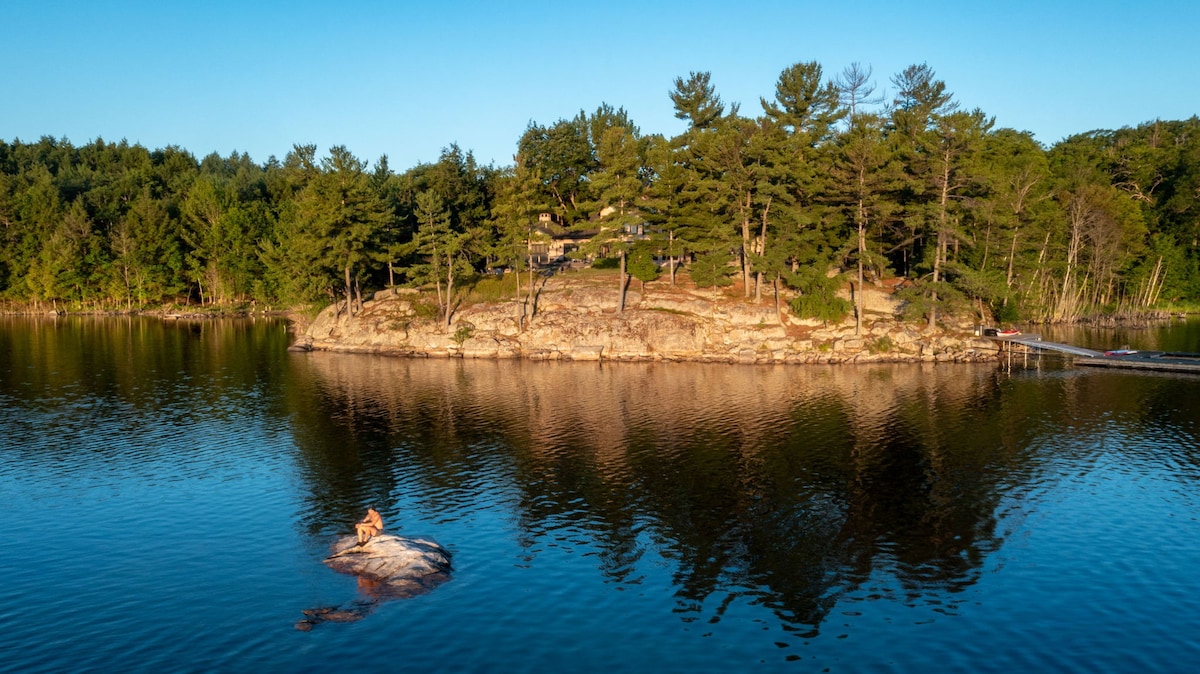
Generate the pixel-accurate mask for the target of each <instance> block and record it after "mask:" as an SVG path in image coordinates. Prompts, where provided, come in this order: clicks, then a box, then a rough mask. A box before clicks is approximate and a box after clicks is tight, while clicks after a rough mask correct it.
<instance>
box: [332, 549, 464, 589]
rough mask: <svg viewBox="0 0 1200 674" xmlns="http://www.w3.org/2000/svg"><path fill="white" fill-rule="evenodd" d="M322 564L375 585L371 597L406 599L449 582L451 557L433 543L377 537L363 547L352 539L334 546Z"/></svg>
mask: <svg viewBox="0 0 1200 674" xmlns="http://www.w3.org/2000/svg"><path fill="white" fill-rule="evenodd" d="M325 564H327V565H328V566H329V567H330V568H332V569H333V570H335V571H340V572H342V573H348V574H351V575H354V576H358V577H359V578H361V579H363V580H366V581H369V582H371V583H376V584H377V585H375V586H374V587H373V588H372V590H373V593H378V594H380V595H386V596H388V597H409V596H414V595H417V594H421V593H423V592H428V591H429V590H432V589H433V588H435V587H437V586H438V585H440V584H442V583H444V582H445V581H447V580H449V579H450V553H448V552H447V551H446V549H445V548H443V547H442V546H440V545H438V544H437V543H434V542H433V541H429V540H424V539H420V538H404V537H403V536H393V535H391V534H380V535H379V536H375V537H374V538H372V539H371V540H369V541H367V542H366V543H365V544H363V545H359V544H358V540H357V539H356V538H355V537H354V536H346V537H344V538H341V539H339V540H338V541H337V542H336V543H334V544H333V554H332V555H330V556H329V557H327V558H326V559H325Z"/></svg>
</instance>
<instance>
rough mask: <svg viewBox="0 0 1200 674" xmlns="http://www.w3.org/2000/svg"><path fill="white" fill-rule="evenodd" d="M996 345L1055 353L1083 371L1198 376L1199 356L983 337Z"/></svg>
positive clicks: (1037, 338)
mask: <svg viewBox="0 0 1200 674" xmlns="http://www.w3.org/2000/svg"><path fill="white" fill-rule="evenodd" d="M985 336H986V337H987V338H988V339H991V340H994V341H996V342H999V345H1000V350H1001V351H1007V352H1008V353H1009V355H1010V359H1011V354H1012V350H1013V349H1012V346H1013V345H1014V344H1016V345H1020V346H1023V347H1026V348H1027V349H1037V350H1040V351H1057V352H1059V353H1065V354H1069V355H1072V356H1075V359H1074V361H1073V362H1074V363H1075V364H1076V365H1080V366H1083V367H1109V368H1116V369H1123V370H1152V371H1159V372H1193V373H1196V374H1200V353H1181V352H1171V351H1130V350H1124V349H1123V350H1120V351H1096V350H1094V349H1085V348H1083V347H1082V346H1075V345H1073V344H1061V343H1059V342H1045V341H1042V336H1041V335H1024V334H1016V335H1002V334H987V333H985Z"/></svg>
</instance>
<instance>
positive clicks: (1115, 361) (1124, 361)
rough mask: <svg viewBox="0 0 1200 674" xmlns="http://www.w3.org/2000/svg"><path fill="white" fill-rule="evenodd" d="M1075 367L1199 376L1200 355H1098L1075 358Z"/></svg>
mask: <svg viewBox="0 0 1200 674" xmlns="http://www.w3.org/2000/svg"><path fill="white" fill-rule="evenodd" d="M1075 364H1076V365H1082V366H1084V367H1112V368H1118V369H1123V370H1157V371H1159V372H1194V373H1197V374H1200V353H1170V352H1163V351H1137V352H1134V353H1121V354H1115V355H1104V354H1100V355H1099V356H1098V357H1095V358H1077V359H1075Z"/></svg>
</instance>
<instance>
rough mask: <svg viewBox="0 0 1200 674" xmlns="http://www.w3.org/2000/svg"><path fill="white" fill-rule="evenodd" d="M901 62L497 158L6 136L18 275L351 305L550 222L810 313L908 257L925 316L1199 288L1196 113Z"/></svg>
mask: <svg viewBox="0 0 1200 674" xmlns="http://www.w3.org/2000/svg"><path fill="white" fill-rule="evenodd" d="M890 85H891V86H890V87H889V89H888V91H891V92H894V94H893V95H892V96H890V97H889V98H888V99H886V100H885V99H884V98H883V97H882V96H879V95H877V94H876V91H877V90H878V89H877V83H876V82H875V81H874V79H873V76H872V72H871V70H870V68H868V67H863V66H860V65H859V64H853V65H851V66H849V67H846V68H845V69H843V70H842V71H840V72H838V73H836V74H833V75H830V74H828V73H826V72H825V71H824V70H823V68H822V67H821V65H820V64H818V63H816V62H800V63H796V64H794V65H792V66H790V67H788V68H787V69H785V70H784V71H783V72H782V73H780V75H779V78H778V81H777V83H776V85H775V90H774V91H772V92H766V95H765V96H764V97H763V98H761V99H760V101H759V106H758V107H757V109H756V110H754V111H743V110H742V109H741V106H739V105H737V104H728V103H726V102H725V101H723V100H722V99H721V97H720V95H719V93H718V92H717V90H716V87H715V85H714V84H713V83H712V82H711V77H710V75H709V73H707V72H692V73H689V74H688V75H686V76H681V77H679V78H677V79H676V80H675V81H674V83H673V87H672V88H671V89H670V90H669V91H668V92H667V95H668V96H669V97H670V100H671V101H672V103H673V104H674V106H675V110H676V116H677V117H678V118H679V119H681V120H684V121H685V122H686V124H687V128H686V129H685V130H684V131H683V132H682V133H680V134H679V135H676V136H674V137H669V138H668V137H665V136H663V135H660V134H648V133H643V132H642V130H641V129H639V128H638V126H636V125H635V123H634V121H633V120H632V119H630V117H629V115H628V113H627V112H626V111H625V110H624V109H623V108H619V107H616V108H614V107H613V106H612V105H609V104H607V103H605V104H601V105H600V106H599V107H597V109H596V110H594V111H592V112H590V113H589V112H584V111H581V112H580V113H579V114H578V115H576V116H575V117H573V118H570V119H559V120H554V121H549V122H547V123H545V124H543V123H539V122H531V123H530V124H529V126H528V127H527V128H526V129H525V130H524V131H523V132H522V133H521V134H520V136H519V138H518V140H517V143H516V146H517V152H516V156H515V158H514V159H515V161H514V163H513V164H512V165H509V166H502V167H496V166H491V165H489V166H481V165H479V164H478V163H477V162H476V161H475V159H474V157H473V156H472V154H471V153H470V152H469V151H463V150H462V149H461V148H459V147H457V146H455V145H450V146H449V147H447V148H445V149H444V150H443V152H442V153H441V156H440V157H439V158H438V160H437V161H436V162H433V163H422V164H419V165H417V166H414V167H412V168H409V169H407V170H404V171H402V172H396V171H394V170H393V169H392V168H391V167H390V166H389V164H388V158H387V156H382V157H380V158H378V159H377V160H376V161H375V162H374V163H373V164H369V163H368V162H367V161H365V160H363V159H360V158H358V157H355V156H354V155H353V154H352V153H351V152H349V151H348V150H347V149H346V148H345V147H341V146H337V147H333V148H329V149H328V151H327V152H326V153H325V154H324V155H318V148H316V147H315V146H313V145H296V146H294V147H293V148H292V150H291V151H290V152H289V153H288V154H287V155H286V157H284V159H283V160H282V161H279V160H278V159H276V158H275V157H271V158H269V159H268V160H267V161H266V162H265V163H256V162H255V161H254V160H252V159H251V158H250V157H249V156H247V155H246V154H239V153H237V152H234V153H232V154H230V155H229V156H224V157H223V156H220V155H218V154H211V155H209V156H206V157H204V158H202V159H199V160H197V158H196V157H195V156H194V155H192V154H191V153H189V152H188V151H187V150H185V149H183V148H180V147H177V146H168V147H165V148H161V149H155V150H149V149H146V148H144V147H142V146H140V145H136V144H133V145H131V144H129V143H127V142H124V141H122V142H118V143H112V142H106V141H104V140H102V139H95V140H92V141H91V142H89V143H87V144H86V145H81V146H75V145H73V144H72V143H71V142H70V141H68V140H67V139H54V138H51V137H43V138H41V139H39V140H37V141H36V142H22V141H21V140H17V139H14V140H13V141H12V142H7V141H3V140H0V299H3V300H5V301H6V302H8V303H10V305H11V304H16V305H22V306H27V305H33V306H42V305H44V304H52V305H53V306H55V307H60V308H64V309H96V310H123V309H137V308H145V307H154V306H160V305H163V304H172V303H179V304H184V303H187V304H203V305H215V306H225V307H227V306H237V305H246V304H249V303H255V304H261V305H264V306H280V307H296V306H302V305H308V306H312V305H323V304H328V303H331V302H335V301H345V302H346V303H347V306H348V307H350V308H351V309H353V307H355V306H361V303H362V298H363V296H364V294H365V293H367V292H370V291H371V290H374V289H379V288H383V287H388V286H392V285H410V286H416V287H436V289H437V292H438V296H439V298H441V297H442V296H443V293H444V297H445V301H444V302H442V300H441V299H439V302H442V303H443V305H444V306H446V307H449V306H450V303H451V298H452V297H453V293H454V292H456V289H459V288H463V287H465V286H466V285H467V284H469V283H470V282H471V281H472V279H475V278H479V277H480V275H481V274H483V273H485V272H487V271H488V270H492V269H496V268H504V269H511V270H521V269H525V268H527V267H528V266H529V265H530V259H529V251H530V247H531V244H532V243H533V242H534V241H535V240H536V239H537V238H538V237H544V236H546V235H547V233H548V232H547V231H546V228H547V225H546V223H547V222H549V223H551V224H550V225H549V227H550V229H552V230H554V231H555V232H558V233H561V232H565V231H568V230H588V231H589V232H594V233H595V236H594V237H593V239H592V241H591V242H589V243H588V244H585V245H584V247H583V248H582V253H584V254H587V255H589V256H593V257H594V256H601V257H609V258H613V259H614V260H619V268H620V270H621V274H622V279H624V278H625V274H632V275H635V276H637V277H638V278H641V279H643V280H651V279H653V278H655V277H656V276H657V275H658V264H657V263H659V262H661V261H662V260H664V259H667V258H670V259H671V260H679V261H680V262H681V263H682V264H683V268H684V269H686V270H687V271H688V272H689V273H690V276H691V278H692V279H693V280H694V281H695V282H696V283H697V284H699V285H702V286H723V285H730V284H733V283H735V282H737V283H739V284H740V287H741V288H742V291H743V292H744V293H745V295H746V296H747V297H750V296H753V297H755V298H758V297H759V296H760V294H761V293H762V292H763V291H764V289H766V290H768V291H777V290H779V289H781V288H784V289H787V290H788V291H789V292H790V293H791V295H792V296H794V297H795V298H796V299H795V300H794V303H793V305H794V306H795V307H797V308H798V309H799V310H800V311H802V312H804V313H807V314H810V315H814V316H819V315H823V314H829V313H830V312H831V311H832V312H833V313H837V312H838V311H844V310H845V308H844V307H842V308H839V307H838V303H839V302H842V303H843V304H844V301H842V300H839V299H838V298H837V297H836V296H835V294H834V292H835V291H836V290H837V288H838V287H839V286H841V285H843V284H846V283H849V284H851V285H852V286H854V287H858V286H861V285H862V284H864V283H872V282H881V281H882V280H883V279H889V278H897V277H898V278H901V279H903V280H904V282H903V284H902V285H904V286H905V288H904V290H903V291H901V292H903V293H904V296H905V298H906V299H907V300H908V306H909V307H910V308H911V310H912V311H914V312H915V313H917V314H919V315H921V316H923V317H924V318H926V319H928V320H929V321H930V323H931V324H932V323H936V321H937V317H938V315H939V313H942V312H946V311H961V310H964V309H965V310H971V311H977V312H978V313H979V314H980V315H981V316H984V315H990V316H993V317H995V318H997V319H998V320H1001V321H1016V320H1029V321H1069V320H1075V319H1079V318H1081V317H1084V316H1088V315H1093V314H1096V313H1101V312H1115V311H1144V310H1149V309H1154V308H1180V307H1183V308H1189V307H1192V308H1194V307H1195V306H1196V303H1197V302H1196V300H1197V298H1198V297H1200V213H1197V208H1196V202H1197V198H1198V196H1200V120H1198V119H1197V118H1196V117H1192V118H1191V119H1187V120H1179V121H1157V120H1156V121H1151V122H1145V123H1141V124H1139V125H1137V126H1133V127H1126V128H1122V129H1118V130H1097V131H1088V132H1085V133H1080V134H1078V135H1075V136H1071V137H1069V138H1066V139H1064V140H1062V141H1060V142H1058V143H1056V144H1055V145H1054V146H1053V147H1049V148H1047V147H1045V146H1043V145H1041V144H1039V143H1038V142H1036V141H1035V140H1034V139H1033V137H1032V136H1031V135H1030V134H1029V133H1026V132H1022V131H1016V130H1013V129H1008V128H997V127H996V126H995V120H994V119H993V118H992V117H990V116H988V115H987V114H986V113H985V112H984V111H982V110H979V109H977V108H975V109H970V108H967V107H965V106H964V105H963V104H962V103H961V102H959V101H957V100H955V98H954V95H953V94H952V92H951V91H950V90H949V88H948V87H947V85H946V83H944V82H942V81H941V80H939V79H938V78H937V76H936V74H935V72H934V71H933V70H932V69H931V68H930V67H929V66H928V65H925V64H920V65H913V66H910V67H909V68H906V69H905V70H904V71H903V72H900V73H897V74H895V75H894V76H892V77H891V78H890ZM540 214H551V217H550V219H549V220H546V219H544V218H543V219H542V220H539V215H540ZM635 233H636V235H634V234H635ZM859 295H860V296H861V294H859ZM446 315H447V318H448V311H447V314H446Z"/></svg>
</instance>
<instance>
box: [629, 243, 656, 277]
mask: <svg viewBox="0 0 1200 674" xmlns="http://www.w3.org/2000/svg"><path fill="white" fill-rule="evenodd" d="M626 271H628V272H629V274H630V275H631V276H633V277H634V278H635V279H637V280H639V281H642V282H643V283H645V282H647V281H653V280H655V279H657V278H658V275H659V271H658V264H657V263H656V262H655V261H654V252H653V251H652V250H651V249H650V247H649V246H635V247H634V249H633V251H631V252H630V253H629V259H628V260H627V261H626Z"/></svg>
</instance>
